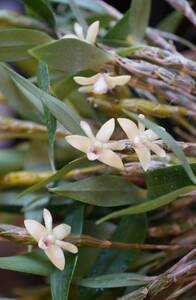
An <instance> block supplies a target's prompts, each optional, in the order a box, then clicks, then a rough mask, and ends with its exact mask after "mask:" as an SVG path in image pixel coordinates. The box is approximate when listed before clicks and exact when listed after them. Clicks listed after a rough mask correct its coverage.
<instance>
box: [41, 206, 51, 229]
mask: <svg viewBox="0 0 196 300" xmlns="http://www.w3.org/2000/svg"><path fill="white" fill-rule="evenodd" d="M43 217H44V223H45V226H46V229H47V231H48V232H51V231H52V215H51V213H50V212H49V210H48V209H46V208H44V211H43Z"/></svg>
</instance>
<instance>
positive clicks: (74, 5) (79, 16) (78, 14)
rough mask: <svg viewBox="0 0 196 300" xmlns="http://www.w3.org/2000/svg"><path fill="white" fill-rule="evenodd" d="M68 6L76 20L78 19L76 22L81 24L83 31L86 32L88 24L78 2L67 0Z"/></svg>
mask: <svg viewBox="0 0 196 300" xmlns="http://www.w3.org/2000/svg"><path fill="white" fill-rule="evenodd" d="M68 3H69V6H70V8H71V10H72V12H73V14H74V16H75V18H76V20H77V21H78V23H79V24H80V25H81V26H82V28H83V30H84V32H85V33H86V32H87V29H88V25H87V23H86V20H85V18H84V16H83V14H82V12H81V10H80V8H79V6H78V4H77V3H76V2H75V0H68Z"/></svg>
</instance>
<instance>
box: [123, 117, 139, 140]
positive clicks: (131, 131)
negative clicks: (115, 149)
mask: <svg viewBox="0 0 196 300" xmlns="http://www.w3.org/2000/svg"><path fill="white" fill-rule="evenodd" d="M118 123H119V124H120V126H121V128H122V129H123V130H124V132H125V133H126V135H127V136H128V138H129V139H130V140H134V138H135V137H136V136H137V135H139V130H138V128H137V125H136V124H135V123H134V122H133V121H131V120H129V119H126V118H118Z"/></svg>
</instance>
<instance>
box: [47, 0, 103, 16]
mask: <svg viewBox="0 0 196 300" xmlns="http://www.w3.org/2000/svg"><path fill="white" fill-rule="evenodd" d="M74 1H75V2H76V4H77V5H78V6H80V7H81V8H84V9H87V10H90V11H93V12H96V13H100V14H102V13H105V12H106V9H105V8H104V7H103V6H102V5H101V3H99V0H93V1H92V0H85V1H84V0H74ZM50 2H58V3H63V4H68V0H50Z"/></svg>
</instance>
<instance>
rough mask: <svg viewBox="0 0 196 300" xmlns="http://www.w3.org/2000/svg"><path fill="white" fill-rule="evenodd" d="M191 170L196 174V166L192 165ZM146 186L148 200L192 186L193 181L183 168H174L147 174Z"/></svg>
mask: <svg viewBox="0 0 196 300" xmlns="http://www.w3.org/2000/svg"><path fill="white" fill-rule="evenodd" d="M191 168H192V170H193V172H194V173H195V174H196V164H192V165H191ZM168 178H169V180H168ZM146 184H147V188H148V198H149V199H154V198H156V197H159V196H162V195H164V194H167V193H170V192H172V191H175V190H177V189H180V188H182V187H184V186H188V185H191V184H192V181H191V180H190V178H189V177H188V176H187V173H186V172H185V170H184V169H183V167H182V166H172V167H168V168H164V169H158V170H153V171H150V172H147V173H146Z"/></svg>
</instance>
